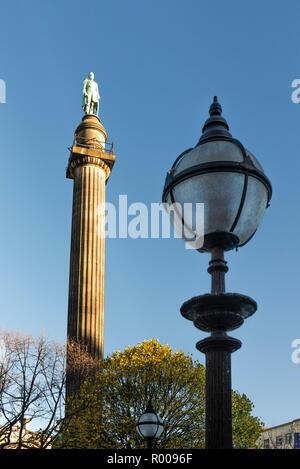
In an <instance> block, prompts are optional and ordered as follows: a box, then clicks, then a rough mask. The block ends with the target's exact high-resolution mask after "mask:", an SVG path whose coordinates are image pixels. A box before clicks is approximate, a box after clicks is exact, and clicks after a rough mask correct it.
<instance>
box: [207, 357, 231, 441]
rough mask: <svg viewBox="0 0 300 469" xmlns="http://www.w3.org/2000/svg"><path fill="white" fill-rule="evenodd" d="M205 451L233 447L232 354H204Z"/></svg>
mask: <svg viewBox="0 0 300 469" xmlns="http://www.w3.org/2000/svg"><path fill="white" fill-rule="evenodd" d="M205 394H206V432H205V433H206V434H205V446H206V449H216V448H217V449H231V448H232V402H231V353H230V352H228V351H225V350H222V349H217V350H209V351H207V352H206V390H205Z"/></svg>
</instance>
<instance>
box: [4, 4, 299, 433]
mask: <svg viewBox="0 0 300 469" xmlns="http://www.w3.org/2000/svg"><path fill="white" fill-rule="evenodd" d="M0 14H1V30H0V58H1V61H0V67H1V68H0V79H3V80H5V82H6V86H7V103H6V104H0V159H1V172H0V179H1V181H0V201H1V220H2V224H1V225H2V226H1V234H0V236H1V244H0V259H1V263H0V284H1V292H0V305H1V326H2V327H5V328H7V329H18V330H21V331H23V332H25V331H28V330H29V331H31V332H32V333H33V334H39V333H40V332H41V330H42V329H44V330H45V332H46V334H47V335H49V336H51V337H55V338H57V339H59V340H60V341H64V340H65V337H66V324H67V299H68V298H67V294H68V273H69V249H70V229H71V207H72V181H70V180H67V179H66V178H65V167H66V165H67V160H68V150H67V147H68V146H69V145H70V144H71V143H72V139H73V133H74V130H75V128H76V126H77V125H78V124H79V122H80V120H81V117H82V111H81V107H80V105H81V102H80V100H81V84H82V80H83V79H84V78H85V76H86V75H87V73H88V72H90V71H93V72H94V73H95V77H96V80H97V81H98V83H99V88H100V93H101V95H102V102H101V112H100V115H101V119H102V121H103V124H104V126H105V127H106V129H107V131H108V133H109V140H110V141H112V140H113V141H114V142H115V150H116V154H117V162H116V165H115V167H114V169H113V172H112V176H111V178H110V180H109V183H108V186H107V200H108V201H110V202H113V203H116V202H117V200H118V196H119V194H127V195H128V202H129V203H131V202H136V201H140V202H144V203H146V204H150V202H160V200H161V192H162V188H163V183H164V178H165V173H166V171H167V170H168V169H169V168H170V165H171V164H172V162H173V160H174V159H175V158H176V157H177V156H178V155H179V153H181V152H182V151H184V150H185V149H187V148H189V147H191V146H193V145H195V144H196V142H197V141H198V138H199V136H200V134H201V128H202V124H203V122H204V120H205V119H206V118H207V115H208V108H209V105H210V103H211V101H212V97H213V96H214V95H215V94H216V95H218V97H219V100H220V102H221V104H222V107H223V113H224V116H225V117H226V118H227V121H228V123H229V125H230V129H231V132H232V134H233V135H234V136H235V137H236V138H239V139H240V140H241V141H242V142H243V143H244V144H245V146H246V147H247V148H249V150H251V151H252V152H253V153H254V154H255V155H256V156H257V158H258V159H259V160H260V162H261V164H262V165H263V167H264V169H265V171H266V173H267V175H268V177H269V178H270V179H271V181H272V184H273V189H274V196H273V199H272V204H271V207H270V208H269V209H268V211H267V213H266V215H265V218H264V220H263V222H262V224H261V226H260V228H259V230H258V232H257V234H256V236H255V237H254V238H253V239H252V241H251V242H250V243H249V244H248V245H247V246H245V247H244V248H242V249H240V250H239V251H238V252H237V253H236V252H232V253H230V254H229V255H228V256H227V260H228V261H229V267H230V271H229V273H228V276H227V277H228V279H227V287H228V290H229V291H235V292H239V293H244V294H247V295H249V296H252V297H253V298H254V299H255V300H256V301H257V302H258V305H259V308H258V311H257V313H256V314H255V315H254V316H253V317H252V318H251V319H249V320H247V321H246V323H245V324H244V325H243V326H242V327H241V328H240V329H238V330H236V331H234V332H233V333H232V335H233V336H234V337H237V338H239V339H241V340H242V341H243V347H242V349H241V350H240V351H238V352H236V353H235V354H234V355H233V360H232V362H233V387H234V388H235V389H238V390H239V391H240V392H245V393H246V394H247V395H248V396H249V397H250V398H251V399H252V400H253V402H254V403H255V406H256V408H255V412H256V414H257V415H259V416H260V417H261V418H262V419H263V420H264V421H265V423H266V425H275V424H280V423H282V422H284V421H287V420H290V419H294V418H299V417H300V409H299V395H298V394H299V392H298V390H299V386H300V364H298V365H296V364H293V363H292V361H291V353H292V349H291V342H292V340H293V339H296V338H300V308H299V306H300V281H299V280H300V279H299V239H300V222H299V196H300V184H299V171H300V163H299V136H300V125H299V124H300V104H298V105H297V104H294V103H292V101H291V92H292V89H291V82H292V80H294V79H295V78H300V66H299V65H300V61H299V31H300V6H299V2H297V1H287V2H283V1H273V2H261V1H257V0H251V1H244V2H239V1H232V0H231V1H227V2H224V1H214V2H204V1H199V0H195V1H194V0H186V1H185V2H183V1H177V0H160V1H157V0H152V1H135V0H128V1H126V2H125V1H124V0H120V1H116V0H110V1H109V2H107V1H105V2H104V1H100V0H97V1H94V0H91V1H90V2H88V3H84V2H82V1H77V0H72V1H67V0H63V1H62V0H60V1H57V0H54V1H53V0H51V2H50V1H44V2H42V1H33V0H28V1H26V2H25V1H20V0H19V1H14V2H10V3H8V2H6V4H5V6H4V5H2V6H1V13H0ZM106 252H107V258H106V313H105V314H106V320H105V353H106V354H108V353H111V352H112V351H113V350H115V349H119V350H121V349H123V348H124V347H125V346H127V345H131V344H137V343H138V342H140V341H142V340H143V339H144V338H147V339H150V338H152V337H155V338H159V340H160V341H161V342H162V343H165V342H168V343H169V344H170V345H171V346H172V348H173V349H178V348H181V349H182V350H183V351H184V352H191V353H193V356H194V358H195V359H196V358H197V359H199V360H200V361H201V362H202V363H203V362H204V356H203V355H201V354H200V353H199V352H198V351H197V350H196V349H195V343H196V341H197V340H199V339H200V338H203V337H204V336H205V334H203V333H201V332H200V331H198V330H196V329H195V328H194V327H193V325H192V323H190V322H189V321H186V320H185V319H183V318H182V317H181V315H180V313H179V308H180V306H181V304H182V303H183V302H184V301H185V300H187V299H189V298H190V297H192V296H194V295H198V294H202V293H206V292H207V291H208V290H209V287H210V285H209V282H210V278H209V275H208V274H207V272H206V268H207V263H208V261H209V256H208V255H205V254H198V253H196V252H195V251H187V250H186V249H185V248H184V243H183V242H182V241H181V240H165V239H160V240H150V239H144V240H141V239H138V240H130V239H129V240H118V239H115V240H114V239H111V240H108V241H107V251H106Z"/></svg>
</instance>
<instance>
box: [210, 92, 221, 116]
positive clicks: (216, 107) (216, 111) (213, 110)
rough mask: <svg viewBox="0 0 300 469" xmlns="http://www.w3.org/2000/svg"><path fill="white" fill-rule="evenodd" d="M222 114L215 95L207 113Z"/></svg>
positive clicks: (212, 114)
mask: <svg viewBox="0 0 300 469" xmlns="http://www.w3.org/2000/svg"><path fill="white" fill-rule="evenodd" d="M221 114H222V107H221V104H220V103H219V102H218V98H217V96H214V100H213V103H212V104H211V106H210V108H209V115H210V116H220V115H221Z"/></svg>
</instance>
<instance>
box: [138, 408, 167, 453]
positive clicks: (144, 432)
mask: <svg viewBox="0 0 300 469" xmlns="http://www.w3.org/2000/svg"><path fill="white" fill-rule="evenodd" d="M136 429H137V431H138V434H139V435H140V436H141V437H142V438H145V440H146V441H147V447H148V449H151V448H152V446H153V441H154V439H155V438H159V437H160V436H161V434H162V432H163V429H164V426H163V423H162V421H161V419H160V418H159V416H158V415H157V414H156V413H155V411H154V409H153V406H152V402H151V399H150V400H149V402H148V405H147V408H146V410H145V412H144V413H143V414H142V415H141V416H140V418H139V421H138V423H137V426H136Z"/></svg>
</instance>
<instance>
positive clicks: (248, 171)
mask: <svg viewBox="0 0 300 469" xmlns="http://www.w3.org/2000/svg"><path fill="white" fill-rule="evenodd" d="M209 113H210V117H209V118H208V119H207V121H206V122H205V124H204V126H203V133H202V136H201V138H200V140H199V142H198V143H197V145H196V146H195V147H194V148H190V149H188V150H186V151H185V152H183V153H182V154H181V155H179V157H178V158H177V159H176V160H175V162H174V164H173V166H172V168H171V170H170V171H169V172H168V174H167V177H166V182H165V186H164V190H163V202H164V203H165V206H166V208H167V210H168V211H170V207H171V206H173V207H174V206H175V209H174V214H175V215H177V216H176V223H175V229H177V230H178V228H179V230H180V232H181V234H182V237H183V238H184V239H185V240H186V237H185V235H184V234H183V233H186V232H187V233H188V234H189V239H190V240H192V241H193V245H194V247H196V249H198V251H199V252H209V253H211V261H210V263H209V264H210V265H209V268H208V272H209V273H210V274H211V293H210V294H205V295H201V296H197V297H194V298H192V299H190V300H188V301H186V302H185V303H184V304H183V305H182V307H181V309H180V311H181V314H182V315H183V316H184V317H185V318H186V319H189V320H191V321H193V323H194V325H195V326H196V327H197V328H198V329H200V330H202V331H206V332H210V333H211V335H210V336H209V337H207V338H205V339H203V340H201V341H199V342H198V343H197V345H196V347H197V348H198V350H200V351H201V352H203V353H205V356H206V425H205V428H206V430H205V431H206V436H205V440H206V448H209V449H211V448H214V449H223V448H224V449H225V448H232V403H231V353H232V352H234V351H236V350H238V349H239V348H240V347H241V342H240V341H239V340H237V339H235V338H232V337H230V336H228V335H227V332H228V331H230V330H233V329H236V328H238V327H240V326H241V325H242V324H243V322H244V320H245V319H246V318H248V317H249V316H251V315H252V314H254V313H255V311H256V309H257V305H256V302H255V301H254V300H253V299H252V298H249V297H248V296H245V295H240V294H237V293H226V292H225V274H226V272H227V271H228V267H227V262H226V261H225V260H224V252H225V251H228V250H231V249H234V248H237V247H239V246H244V245H245V244H246V243H248V242H249V241H250V239H251V238H252V237H253V235H254V234H255V232H256V230H257V228H258V226H259V224H260V222H261V220H262V218H263V215H264V212H265V209H266V208H267V207H268V206H269V202H270V200H271V196H272V187H271V183H270V181H269V180H268V178H267V177H266V175H265V173H264V171H263V168H262V167H261V165H260V163H259V162H258V161H257V159H256V158H255V157H254V155H253V154H252V153H250V152H249V151H248V150H246V148H245V147H244V146H243V144H242V143H241V142H240V141H239V140H237V139H235V138H233V137H232V135H231V134H230V133H229V126H228V124H227V122H226V120H225V119H224V117H222V108H221V106H220V104H219V102H218V99H217V97H216V96H215V97H214V100H213V103H212V105H211V106H210V110H209ZM199 203H203V204H204V225H203V226H202V227H201V228H204V230H203V232H202V231H201V232H199V231H197V224H196V223H195V220H196V218H197V217H196V210H197V204H199ZM184 204H189V206H190V207H191V209H190V210H188V211H186V210H183V207H184ZM178 206H179V207H180V210H179V211H178ZM178 224H179V225H178ZM195 240H196V242H195Z"/></svg>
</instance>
